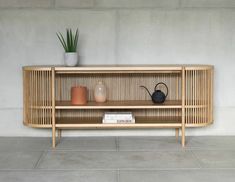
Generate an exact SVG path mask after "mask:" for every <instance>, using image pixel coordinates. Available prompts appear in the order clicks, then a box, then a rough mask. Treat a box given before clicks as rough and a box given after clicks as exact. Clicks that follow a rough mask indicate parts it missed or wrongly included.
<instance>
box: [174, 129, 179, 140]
mask: <svg viewBox="0 0 235 182" xmlns="http://www.w3.org/2000/svg"><path fill="white" fill-rule="evenodd" d="M175 139H176V141H178V139H179V128H176V129H175Z"/></svg>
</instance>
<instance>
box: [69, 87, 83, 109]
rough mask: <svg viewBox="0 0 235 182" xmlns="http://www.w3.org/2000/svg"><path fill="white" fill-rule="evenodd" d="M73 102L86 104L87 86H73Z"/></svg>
mask: <svg viewBox="0 0 235 182" xmlns="http://www.w3.org/2000/svg"><path fill="white" fill-rule="evenodd" d="M71 102H72V104H73V105H84V104H86V103H87V88H86V87H83V86H77V87H72V88H71Z"/></svg>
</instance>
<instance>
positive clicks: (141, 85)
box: [140, 85, 152, 98]
mask: <svg viewBox="0 0 235 182" xmlns="http://www.w3.org/2000/svg"><path fill="white" fill-rule="evenodd" d="M140 87H142V88H145V90H146V91H147V92H148V94H149V96H150V97H151V98H152V95H151V93H150V92H149V90H148V89H147V88H146V87H145V86H142V85H141V86H140Z"/></svg>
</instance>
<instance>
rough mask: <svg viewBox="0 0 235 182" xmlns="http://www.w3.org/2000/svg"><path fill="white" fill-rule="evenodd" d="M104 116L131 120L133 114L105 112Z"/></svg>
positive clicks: (112, 118)
mask: <svg viewBox="0 0 235 182" xmlns="http://www.w3.org/2000/svg"><path fill="white" fill-rule="evenodd" d="M104 118H105V119H111V120H131V119H132V118H133V115H132V113H131V112H105V114H104Z"/></svg>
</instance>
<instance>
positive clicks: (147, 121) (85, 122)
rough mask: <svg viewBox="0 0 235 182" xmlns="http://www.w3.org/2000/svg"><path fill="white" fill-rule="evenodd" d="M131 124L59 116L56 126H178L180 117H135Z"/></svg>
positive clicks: (92, 118) (98, 118)
mask: <svg viewBox="0 0 235 182" xmlns="http://www.w3.org/2000/svg"><path fill="white" fill-rule="evenodd" d="M135 120H136V121H135V123H133V124H123V123H120V124H103V123H102V117H61V118H57V119H56V127H57V128H68V129H69V128H74V127H75V128H126V127H127V128H151V127H153V128H179V127H181V126H182V125H181V117H167V116H165V117H141V116H139V117H135Z"/></svg>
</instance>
